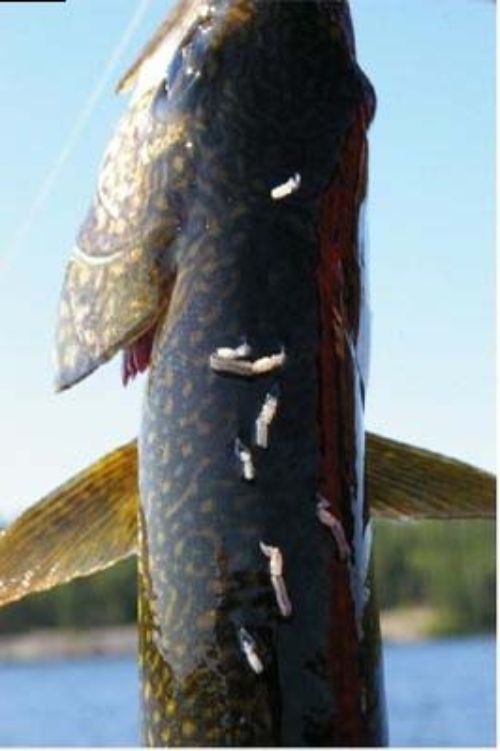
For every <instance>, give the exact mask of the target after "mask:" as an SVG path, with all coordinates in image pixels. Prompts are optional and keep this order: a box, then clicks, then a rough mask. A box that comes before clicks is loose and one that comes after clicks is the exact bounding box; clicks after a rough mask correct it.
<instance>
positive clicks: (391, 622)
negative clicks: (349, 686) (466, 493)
mask: <svg viewBox="0 0 500 751" xmlns="http://www.w3.org/2000/svg"><path fill="white" fill-rule="evenodd" d="M380 620H381V629H382V636H383V638H384V639H385V640H386V641H396V642H411V641H418V640H420V639H426V638H430V637H432V636H435V633H436V631H435V624H436V613H435V611H433V610H432V609H431V608H424V607H421V608H398V609H397V610H390V611H385V612H382V613H381V616H380ZM136 652H137V629H136V627H135V626H134V625H126V626H109V627H104V628H94V629H85V630H75V629H58V628H47V629H37V630H35V631H30V632H26V633H22V634H3V635H0V661H1V662H11V661H12V662H14V661H15V662H19V661H21V662H30V661H34V660H41V659H47V660H54V659H64V658H71V657H74V658H78V657H89V656H95V655H106V656H108V657H113V656H114V657H120V656H124V655H133V654H135V653H136Z"/></svg>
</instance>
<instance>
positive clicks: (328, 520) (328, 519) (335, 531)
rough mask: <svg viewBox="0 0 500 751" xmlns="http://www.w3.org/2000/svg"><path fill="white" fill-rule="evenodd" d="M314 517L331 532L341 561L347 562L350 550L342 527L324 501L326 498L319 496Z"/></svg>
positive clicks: (328, 504) (327, 503)
mask: <svg viewBox="0 0 500 751" xmlns="http://www.w3.org/2000/svg"><path fill="white" fill-rule="evenodd" d="M316 516H317V517H318V519H319V521H320V522H321V523H322V524H324V525H325V527H328V529H329V530H330V531H331V533H332V535H333V538H334V540H335V542H336V544H337V549H338V551H339V556H340V559H341V560H342V561H345V560H347V559H348V558H349V556H350V555H351V548H350V545H349V543H348V542H347V538H346V536H345V532H344V527H343V526H342V524H341V522H340V521H339V520H338V519H337V517H336V516H335V515H334V514H333V513H332V511H331V510H330V503H329V502H328V501H327V500H326V498H323V496H322V495H319V494H318V503H317V506H316Z"/></svg>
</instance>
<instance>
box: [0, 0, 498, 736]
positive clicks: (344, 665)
mask: <svg viewBox="0 0 500 751" xmlns="http://www.w3.org/2000/svg"><path fill="white" fill-rule="evenodd" d="M120 89H121V90H126V89H130V90H132V97H131V100H130V104H129V107H128V109H127V110H126V112H125V113H124V115H123V117H122V120H121V122H120V124H119V126H118V128H117V130H116V133H115V135H114V136H113V138H112V140H111V142H110V145H109V147H108V149H107V150H106V153H105V155H104V158H103V161H102V163H101V167H100V171H99V177H98V181H97V183H98V186H97V191H96V194H95V198H94V200H93V202H92V205H91V207H90V209H89V211H88V214H87V216H86V218H85V220H84V222H83V225H82V227H81V229H80V231H79V234H78V237H77V241H76V246H75V247H76V250H75V251H74V252H73V253H72V255H71V257H70V260H69V262H68V266H67V269H66V275H65V279H64V283H63V290H62V295H61V304H60V311H59V318H58V326H57V337H56V387H57V388H58V389H59V390H62V389H66V388H69V387H71V386H73V385H74V384H76V383H77V382H78V381H80V380H82V379H83V378H85V377H86V376H88V375H89V374H90V373H91V372H92V371H93V370H95V369H96V368H98V367H99V366H100V365H101V364H103V363H104V362H106V361H108V360H109V359H110V358H111V357H113V356H114V355H115V354H116V353H118V352H122V353H123V368H122V378H123V381H124V383H127V382H128V381H129V380H130V379H131V378H134V377H135V376H136V374H137V373H139V372H141V371H144V370H146V369H147V370H148V371H149V372H148V382H147V389H146V393H145V403H144V411H143V419H142V425H141V432H140V438H139V444H138V452H137V450H136V446H135V444H129V445H127V446H124V447H122V448H120V449H117V450H116V451H115V452H113V453H111V454H110V455H108V456H106V457H104V458H103V459H101V460H99V461H98V462H97V463H96V464H94V465H92V466H91V467H90V468H88V469H86V470H84V471H83V472H82V473H81V474H80V475H78V476H77V477H75V478H73V479H72V480H70V481H69V482H68V483H67V484H65V485H63V486H62V487H61V488H59V489H57V490H56V491H54V493H52V494H51V495H50V496H48V497H47V498H45V499H43V500H42V501H41V502H40V503H38V504H37V505H35V506H34V507H33V508H32V509H30V510H28V511H27V512H26V513H25V514H23V515H22V516H21V517H20V518H19V520H17V521H16V522H14V524H13V525H12V526H11V527H10V528H9V529H8V530H7V531H6V532H5V533H4V534H3V535H2V536H1V537H0V604H5V603H7V602H11V601H13V600H15V599H19V598H20V597H23V596H25V595H27V594H29V593H31V592H35V591H40V590H43V589H47V588H49V587H51V586H55V585H56V584H60V583H62V582H64V581H69V580H70V579H72V578H74V577H76V576H83V575H89V574H91V573H93V572H94V571H97V570H99V569H102V568H104V567H106V566H108V565H111V564H112V563H114V562H115V561H116V560H119V559H120V558H123V557H124V556H127V555H131V554H136V555H137V556H138V560H139V605H140V607H139V634H140V651H141V680H142V716H143V738H144V742H145V743H148V744H149V745H164V744H165V742H166V739H168V744H169V745H174V746H183V745H189V746H207V745H211V746H217V745H221V746H222V745H226V746H227V745H235V746H238V745H246V746H298V745H310V746H325V745H326V746H336V745H337V746H366V745H370V746H373V745H383V744H384V743H386V742H387V732H386V721H385V700H384V692H383V682H382V661H381V649H380V634H379V625H378V611H377V609H376V603H375V601H374V598H372V597H371V596H370V592H371V587H370V586H369V584H370V580H371V578H372V576H373V573H372V567H371V544H370V541H371V534H370V529H371V528H370V512H371V511H374V512H378V513H381V514H385V515H386V516H396V517H398V516H417V517H418V516H421V517H426V516H440V515H441V516H446V517H448V516H450V515H452V516H453V515H454V516H463V517H467V516H469V517H470V516H476V515H488V514H492V513H493V481H492V478H491V477H490V476H488V475H486V474H485V473H482V472H480V471H478V470H475V469H474V468H472V467H468V466H466V465H464V464H461V463H458V462H453V461H452V460H448V459H445V458H443V457H439V456H437V455H435V454H431V453H429V452H425V451H421V450H419V449H415V448H413V447H410V446H405V445H404V444H400V443H396V442H393V441H390V440H389V439H385V438H381V437H380V436H374V435H368V436H365V433H364V431H363V429H362V418H363V400H364V393H365V386H366V369H365V363H366V356H365V352H364V344H363V343H364V342H366V341H367V340H368V330H367V321H368V316H367V315H366V308H367V301H366V299H365V297H364V290H365V285H364V279H363V273H364V268H365V264H364V257H363V253H364V249H363V243H362V239H361V237H360V235H359V234H358V225H359V217H360V214H361V211H362V207H363V205H364V202H365V200H366V193H367V164H368V151H367V149H368V147H367V131H368V128H369V125H370V122H371V120H372V118H373V115H374V109H375V96H374V91H373V88H372V86H371V84H370V82H369V81H368V79H367V78H366V76H365V75H364V73H363V72H362V71H361V69H360V67H359V65H358V63H357V61H356V54H355V47H354V38H353V32H352V27H351V23H350V17H349V9H348V5H347V2H345V1H344V0H297V1H296V2H290V1H289V0H273V2H262V1H261V0H211V2H210V3H209V4H206V3H200V2H196V0H181V2H180V3H179V4H178V5H177V6H176V7H175V8H174V10H173V11H172V13H171V14H170V15H169V17H168V19H167V20H166V21H165V23H164V24H162V25H161V27H160V28H159V30H158V31H157V33H156V34H155V36H154V38H153V39H152V40H151V42H150V43H149V44H148V45H147V47H146V48H145V51H144V53H143V54H142V55H141V56H140V57H139V59H138V61H137V62H136V63H135V64H134V65H133V66H132V68H131V69H130V70H129V71H128V73H127V74H126V75H125V77H124V78H123V79H122V82H121V84H120ZM238 342H240V344H236V343H238ZM270 438H272V440H271V439H270ZM365 454H366V479H367V482H366V483H365V475H364V467H365ZM242 480H243V481H242ZM325 499H328V500H325ZM82 520H84V521H82ZM82 527H85V528H82ZM326 532H331V533H332V534H333V536H334V538H335V540H336V542H337V546H335V545H332V534H326ZM270 542H272V544H270ZM337 548H338V550H337ZM337 552H338V553H340V557H341V558H344V561H340V562H339V560H338V558H339V556H338V555H337ZM263 556H264V558H265V559H267V562H266V561H263ZM347 559H348V561H349V565H345V563H346V560H347ZM284 560H285V561H286V572H285V570H284V568H283V561H284ZM339 563H340V564H342V565H339ZM285 573H286V578H285ZM292 603H293V611H292Z"/></svg>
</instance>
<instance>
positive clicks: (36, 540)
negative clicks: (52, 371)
mask: <svg viewBox="0 0 500 751" xmlns="http://www.w3.org/2000/svg"><path fill="white" fill-rule="evenodd" d="M137 497H138V490H137V452H136V447H135V443H129V444H127V445H126V446H122V447H121V448H118V449H116V450H115V451H113V452H112V453H110V454H107V455H106V456H104V457H103V458H102V459H99V460H98V461H97V462H95V463H94V464H92V465H91V466H90V467H88V468H87V469H85V470H83V472H81V473H79V474H78V475H76V476H75V477H74V478H72V479H71V480H69V481H68V482H66V483H65V484H64V485H61V486H60V487H59V488H57V490H55V491H54V492H52V493H50V495H48V496H47V497H46V498H44V499H43V500H41V501H40V502H39V503H37V504H36V505H34V506H32V507H31V508H29V509H28V510H27V511H25V512H24V513H23V514H22V515H21V516H20V517H19V518H18V519H17V520H16V521H15V522H14V523H13V524H12V525H11V526H10V527H8V529H7V530H6V531H5V532H4V533H3V534H2V535H1V536H0V606H1V605H6V604H7V603H9V602H14V601H15V600H19V599H20V598H21V597H25V596H26V595H28V594H31V593H33V592H41V591H43V590H45V589H51V588H52V587H54V586H56V585H57V584H63V583H64V582H68V581H70V580H71V579H75V578H76V577H79V576H88V575H89V574H92V573H94V572H95V571H99V570H100V569H103V568H107V567H108V566H111V565H113V564H114V563H116V562H117V561H118V560H120V559H121V558H126V557H127V556H129V555H132V554H133V553H135V552H136V546H137Z"/></svg>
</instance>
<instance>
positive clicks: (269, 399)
mask: <svg viewBox="0 0 500 751" xmlns="http://www.w3.org/2000/svg"><path fill="white" fill-rule="evenodd" d="M277 411H278V397H277V396H276V395H275V394H267V395H266V398H265V400H264V404H263V405H262V409H261V410H260V412H259V415H258V417H257V419H256V421H255V443H256V444H257V446H260V447H261V448H264V449H267V448H268V446H269V427H270V426H271V423H272V421H273V420H274V418H275V416H276V412H277Z"/></svg>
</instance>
